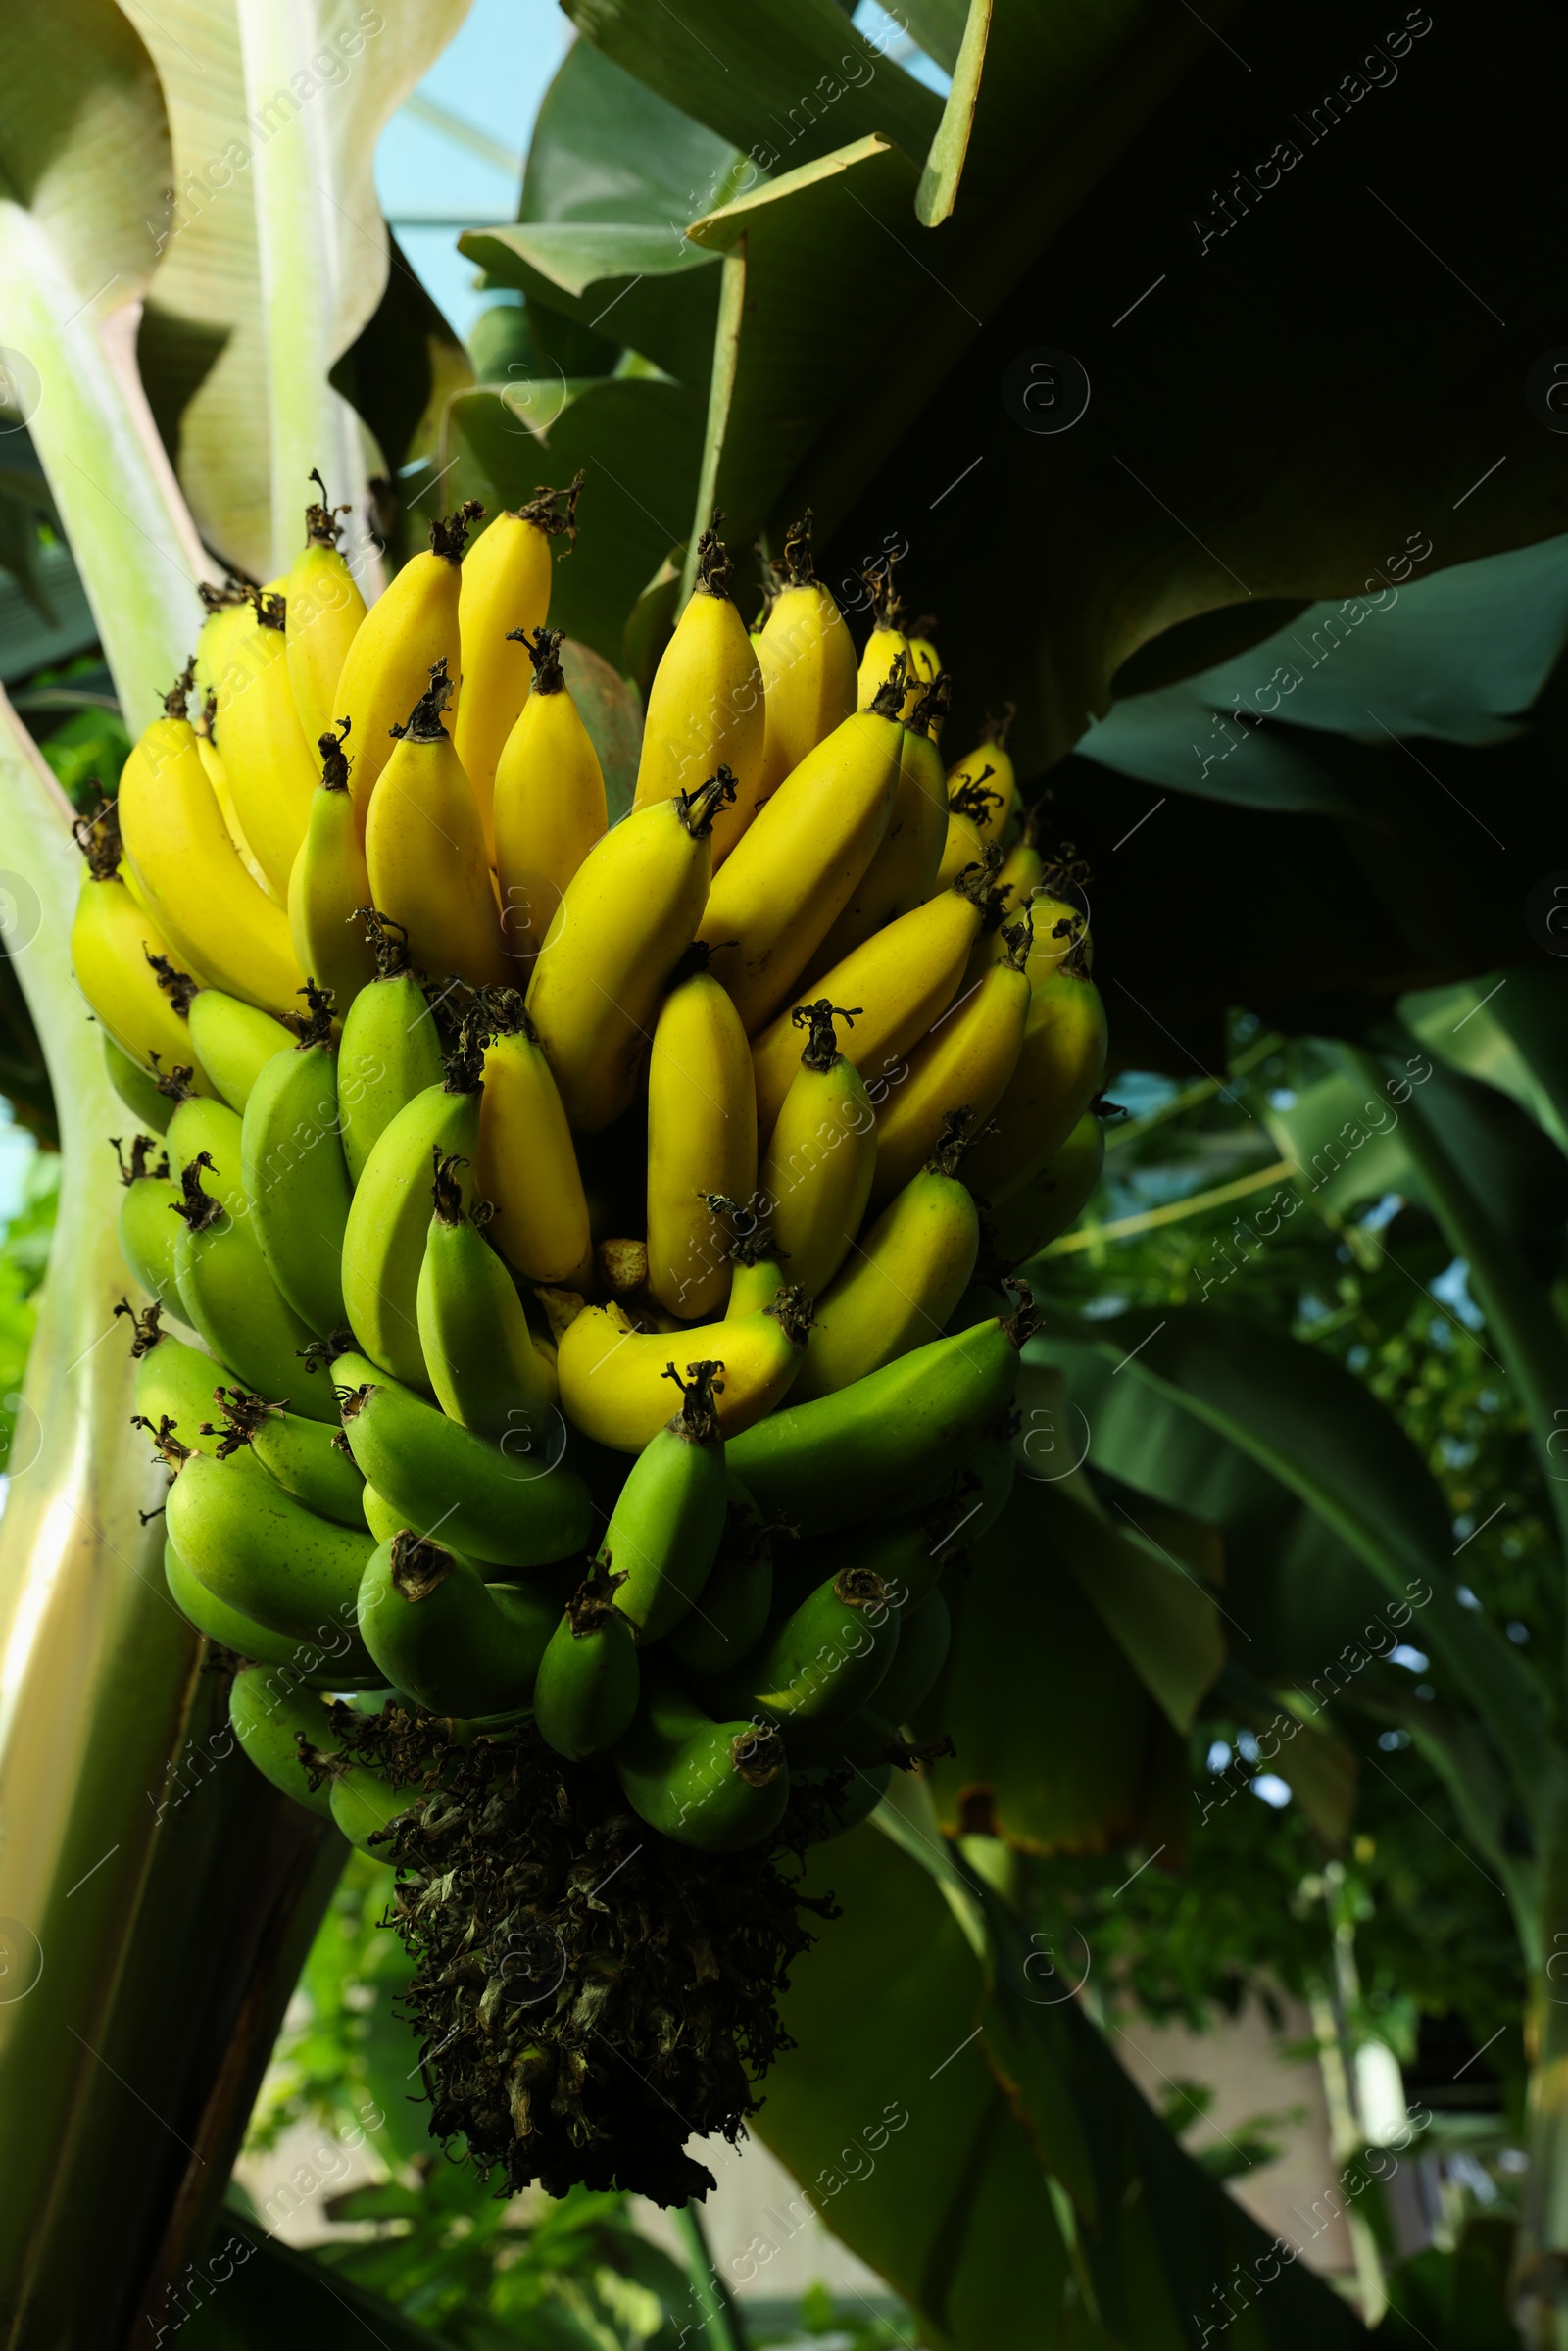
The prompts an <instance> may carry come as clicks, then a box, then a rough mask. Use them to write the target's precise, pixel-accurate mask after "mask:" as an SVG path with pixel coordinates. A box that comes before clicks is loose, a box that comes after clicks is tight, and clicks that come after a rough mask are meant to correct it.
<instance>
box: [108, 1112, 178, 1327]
mask: <svg viewBox="0 0 1568 2351" xmlns="http://www.w3.org/2000/svg"><path fill="white" fill-rule="evenodd" d="M109 1140H110V1143H111V1145H112V1146H113V1148H114V1151H115V1154H116V1156H117V1157H118V1159H119V1161H120V1180H121V1182H122V1184H123V1186H124V1191H123V1193H122V1194H121V1196H120V1253H121V1255H122V1256H123V1258H124V1260H125V1263H126V1264H127V1265H128V1266H129V1268H130V1270H131V1272H132V1273H133V1274H134V1275H135V1277H136V1279H137V1281H138V1282H139V1283H140V1284H141V1286H142V1288H143V1290H145V1291H146V1293H147V1295H148V1297H149V1298H156V1299H157V1301H158V1303H159V1305H160V1306H162V1308H163V1310H164V1312H165V1313H166V1314H172V1315H173V1316H175V1317H176V1318H177V1319H178V1320H179V1321H181V1322H183V1321H184V1319H185V1317H184V1311H183V1309H182V1307H181V1305H180V1302H179V1281H178V1277H177V1275H176V1273H175V1270H174V1244H175V1242H176V1241H177V1240H178V1239H179V1226H178V1224H177V1223H176V1221H175V1216H174V1211H175V1210H176V1209H177V1208H178V1206H179V1200H180V1190H179V1186H178V1185H177V1184H176V1183H175V1182H174V1181H173V1180H172V1177H171V1175H170V1172H169V1154H168V1152H167V1151H161V1150H159V1148H158V1146H157V1145H156V1144H155V1143H154V1141H153V1139H152V1137H151V1135H134V1136H132V1138H131V1144H130V1157H129V1158H128V1159H127V1158H126V1157H125V1154H124V1152H123V1151H122V1150H121V1148H120V1137H119V1136H118V1135H111V1137H110V1138H109ZM155 1153H156V1158H155V1156H154V1154H155Z"/></svg>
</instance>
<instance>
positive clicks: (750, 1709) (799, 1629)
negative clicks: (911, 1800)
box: [707, 1567, 899, 1723]
mask: <svg viewBox="0 0 1568 2351" xmlns="http://www.w3.org/2000/svg"><path fill="white" fill-rule="evenodd" d="M898 1645H899V1611H898V1609H897V1608H896V1607H895V1606H894V1605H893V1603H892V1601H891V1600H890V1598H889V1596H888V1588H887V1586H886V1585H885V1584H884V1583H883V1581H882V1579H881V1577H880V1576H879V1575H877V1574H876V1573H875V1571H874V1570H873V1569H871V1568H866V1567H845V1568H841V1569H840V1570H839V1572H838V1574H837V1575H836V1576H830V1577H829V1578H828V1580H827V1581H826V1583H824V1584H819V1585H818V1586H817V1588H816V1590H815V1591H814V1592H811V1593H809V1595H808V1597H807V1598H806V1599H804V1600H803V1601H802V1602H801V1604H800V1606H799V1607H798V1608H795V1609H792V1610H791V1612H790V1614H789V1615H788V1616H786V1617H785V1618H784V1619H783V1621H782V1622H781V1623H776V1624H775V1625H774V1626H773V1628H772V1630H771V1631H770V1632H769V1633H767V1634H766V1635H764V1637H763V1639H762V1641H761V1644H760V1647H759V1648H757V1649H756V1650H755V1651H754V1652H753V1654H752V1655H751V1656H750V1657H748V1658H747V1660H746V1662H745V1664H744V1665H742V1666H740V1667H739V1668H737V1670H736V1671H735V1672H733V1673H729V1674H725V1675H723V1676H721V1677H720V1678H719V1679H718V1680H717V1681H715V1682H714V1683H712V1684H711V1686H710V1687H709V1690H708V1692H707V1694H708V1695H709V1696H710V1697H711V1701H712V1702H713V1703H714V1704H715V1705H717V1706H718V1707H720V1708H722V1710H723V1711H724V1712H725V1713H726V1714H761V1715H764V1716H766V1717H767V1718H769V1719H770V1720H772V1721H775V1722H806V1723H833V1722H843V1721H844V1720H845V1719H846V1718H847V1717H848V1716H849V1715H852V1714H854V1713H855V1712H856V1711H857V1709H858V1707H861V1706H863V1705H864V1704H865V1702H866V1700H867V1699H868V1698H869V1697H870V1696H871V1694H872V1692H873V1691H874V1690H876V1688H877V1685H878V1684H879V1683H880V1681H881V1680H882V1677H883V1675H884V1674H885V1673H886V1672H887V1670H888V1667H889V1665H890V1664H891V1663H892V1661H893V1657H894V1653H895V1651H896V1650H897V1648H898Z"/></svg>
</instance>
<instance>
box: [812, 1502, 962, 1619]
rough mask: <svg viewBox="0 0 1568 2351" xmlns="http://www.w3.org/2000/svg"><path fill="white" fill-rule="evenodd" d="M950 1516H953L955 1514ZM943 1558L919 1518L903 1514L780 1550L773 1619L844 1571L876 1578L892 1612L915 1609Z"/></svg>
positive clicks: (933, 1581)
mask: <svg viewBox="0 0 1568 2351" xmlns="http://www.w3.org/2000/svg"><path fill="white" fill-rule="evenodd" d="M960 1507H961V1505H960ZM953 1515H954V1516H955V1517H956V1516H957V1510H955V1511H954V1513H953ZM946 1555H947V1554H946V1550H945V1546H944V1545H943V1544H942V1543H940V1542H936V1541H935V1539H934V1537H933V1535H932V1533H931V1532H930V1529H929V1526H928V1522H927V1516H926V1514H925V1513H924V1512H921V1513H918V1514H916V1513H913V1512H906V1513H904V1515H902V1516H901V1517H899V1518H889V1519H883V1520H881V1521H880V1522H879V1523H877V1524H876V1525H862V1526H852V1527H845V1528H843V1529H841V1530H840V1532H839V1533H838V1534H837V1535H829V1536H826V1537H824V1538H822V1539H820V1540H819V1541H817V1542H815V1543H791V1544H789V1545H788V1546H781V1547H780V1548H779V1549H778V1550H777V1551H776V1552H775V1555H774V1586H773V1588H774V1593H775V1599H774V1610H773V1613H774V1615H775V1616H777V1615H778V1614H779V1613H780V1611H788V1610H789V1609H791V1608H796V1607H799V1605H800V1603H801V1601H802V1600H804V1599H806V1598H807V1597H808V1596H809V1594H810V1593H811V1592H815V1591H816V1590H817V1589H818V1587H819V1586H820V1585H822V1584H824V1583H831V1582H832V1580H833V1578H834V1577H835V1576H836V1575H838V1574H839V1572H840V1571H841V1569H844V1568H847V1567H865V1568H869V1569H870V1571H871V1573H872V1574H873V1575H874V1576H880V1578H881V1579H882V1582H883V1583H884V1584H885V1585H886V1587H887V1594H888V1598H889V1600H890V1601H891V1602H892V1603H893V1605H894V1607H895V1608H898V1609H900V1610H901V1611H902V1610H907V1609H911V1608H919V1607H921V1606H922V1605H923V1604H924V1601H925V1598H926V1595H927V1593H928V1592H934V1591H935V1589H936V1586H937V1582H938V1579H939V1578H940V1576H941V1574H942V1566H943V1561H944V1558H945V1557H946Z"/></svg>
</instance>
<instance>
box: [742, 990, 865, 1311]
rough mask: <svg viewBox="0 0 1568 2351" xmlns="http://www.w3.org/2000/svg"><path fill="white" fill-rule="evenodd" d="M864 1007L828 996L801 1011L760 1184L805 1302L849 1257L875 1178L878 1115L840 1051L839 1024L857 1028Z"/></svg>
mask: <svg viewBox="0 0 1568 2351" xmlns="http://www.w3.org/2000/svg"><path fill="white" fill-rule="evenodd" d="M858 1010H859V1006H858V1005H856V1006H855V1007H854V1008H853V1009H845V1010H840V1008H839V1007H838V1006H837V1005H835V1004H829V1002H828V1000H827V998H826V997H825V996H823V997H819V998H818V999H817V1000H816V1002H815V1003H814V1004H797V1005H796V1006H795V1009H794V1011H793V1012H792V1014H791V1018H792V1019H793V1020H794V1021H795V1023H796V1025H797V1026H798V1027H804V1028H806V1030H807V1031H808V1036H807V1043H806V1048H805V1050H804V1052H803V1053H802V1054H801V1066H800V1068H799V1069H798V1070H797V1071H796V1073H795V1078H794V1081H793V1083H792V1084H791V1086H790V1090H789V1092H788V1094H786V1095H785V1097H784V1102H783V1104H782V1107H781V1108H780V1110H779V1114H778V1117H777V1120H776V1121H775V1123H774V1127H773V1132H772V1135H771V1137H770V1138H769V1141H768V1146H767V1152H766V1155H765V1157H764V1158H763V1161H762V1172H761V1177H760V1190H761V1195H762V1201H763V1205H764V1212H765V1213H766V1214H767V1215H768V1216H769V1217H770V1219H771V1222H772V1228H773V1239H774V1242H775V1244H776V1246H777V1248H778V1249H779V1251H780V1253H781V1255H782V1256H783V1257H784V1259H785V1262H786V1263H787V1265H788V1267H789V1277H790V1280H791V1281H792V1282H798V1283H799V1284H800V1286H801V1288H802V1289H803V1290H804V1291H805V1293H806V1295H807V1297H808V1298H816V1297H817V1296H818V1295H819V1294H820V1293H821V1292H822V1291H824V1290H825V1289H826V1288H827V1286H828V1284H829V1282H831V1280H832V1279H833V1276H834V1275H835V1274H836V1273H837V1272H838V1269H839V1267H840V1266H841V1265H842V1264H843V1262H844V1260H845V1258H846V1257H847V1256H848V1254H849V1252H850V1250H851V1249H852V1248H853V1247H854V1245H855V1236H856V1234H857V1233H858V1230H859V1228H860V1220H861V1218H862V1217H863V1216H864V1214H865V1204H866V1201H867V1200H869V1198H870V1196H871V1185H872V1181H873V1179H874V1177H875V1174H876V1157H877V1140H876V1113H875V1112H874V1111H873V1109H872V1107H871V1100H870V1097H869V1095H868V1094H867V1093H866V1090H865V1080H864V1079H863V1078H862V1077H861V1075H860V1073H859V1071H858V1069H857V1068H856V1066H855V1063H854V1062H853V1061H851V1060H850V1059H848V1057H847V1056H846V1055H845V1054H844V1053H841V1052H840V1051H839V1046H838V1040H837V1037H836V1034H835V1032H834V1027H833V1023H834V1021H835V1020H845V1021H848V1022H849V1023H850V1024H851V1026H852V1027H853V1025H854V1021H855V1017H856V1013H857V1012H858Z"/></svg>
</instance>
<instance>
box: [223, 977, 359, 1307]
mask: <svg viewBox="0 0 1568 2351" xmlns="http://www.w3.org/2000/svg"><path fill="white" fill-rule="evenodd" d="M306 993H307V995H308V997H309V1000H310V1007H311V1011H310V1018H309V1020H308V1021H304V1022H302V1024H301V1028H300V1038H299V1043H298V1044H297V1045H293V1046H290V1047H289V1048H288V1049H287V1051H285V1052H283V1053H274V1054H273V1055H272V1057H271V1059H270V1061H268V1063H267V1064H266V1066H265V1067H264V1068H263V1069H262V1070H261V1071H260V1072H259V1074H258V1076H257V1078H256V1081H255V1083H254V1085H253V1086H252V1088H251V1092H250V1099H249V1100H248V1102H246V1104H245V1116H244V1120H243V1123H242V1125H241V1129H240V1172H241V1175H242V1177H243V1179H244V1184H245V1196H246V1198H247V1200H249V1201H250V1204H251V1222H252V1225H253V1227H254V1230H255V1233H256V1239H257V1242H258V1243H259V1245H260V1247H261V1251H262V1255H263V1256H264V1257H265V1258H266V1260H267V1266H268V1271H269V1272H270V1274H271V1277H272V1279H273V1281H274V1282H275V1283H276V1284H277V1286H278V1289H279V1290H280V1291H281V1292H282V1294H283V1296H284V1298H286V1299H287V1300H288V1302H289V1304H290V1305H291V1306H292V1307H293V1309H294V1311H295V1313H296V1314H297V1315H298V1316H299V1317H300V1319H301V1321H302V1322H304V1323H306V1324H308V1326H309V1327H310V1329H311V1330H313V1331H316V1332H319V1333H321V1334H323V1335H324V1334H325V1333H326V1332H328V1331H335V1330H336V1329H337V1328H338V1327H339V1325H340V1324H341V1323H342V1321H343V1319H344V1309H343V1248H344V1233H345V1231H346V1228H347V1225H348V1220H349V1197H350V1185H349V1171H348V1167H347V1164H346V1163H345V1161H344V1157H343V1145H342V1142H341V1139H340V1137H339V1134H338V1115H339V1114H338V1106H337V1066H336V1064H337V1055H336V1053H335V1052H334V1050H333V1047H332V1042H331V1038H332V1012H331V999H330V997H329V996H326V995H323V994H322V993H321V992H320V991H319V989H317V988H316V987H315V986H314V985H313V984H312V983H311V982H310V981H307V982H306Z"/></svg>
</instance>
